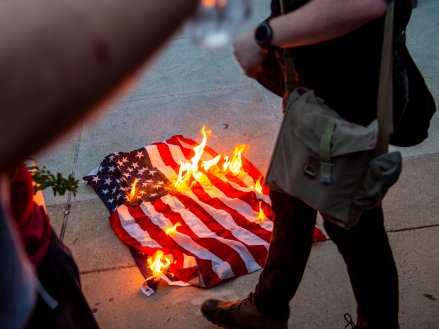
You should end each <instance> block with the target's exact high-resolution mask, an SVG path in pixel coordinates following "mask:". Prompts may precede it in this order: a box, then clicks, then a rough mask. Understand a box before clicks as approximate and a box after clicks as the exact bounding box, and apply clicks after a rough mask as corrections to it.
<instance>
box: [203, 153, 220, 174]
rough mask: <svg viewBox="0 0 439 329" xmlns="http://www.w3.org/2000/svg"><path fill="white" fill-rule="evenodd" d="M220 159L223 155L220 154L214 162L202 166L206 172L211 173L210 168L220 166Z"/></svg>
mask: <svg viewBox="0 0 439 329" xmlns="http://www.w3.org/2000/svg"><path fill="white" fill-rule="evenodd" d="M220 159H221V154H218V155H217V156H216V157H214V158H213V159H212V160H208V161H203V162H202V164H201V165H202V166H203V169H204V170H205V171H209V169H210V168H212V167H213V166H216V165H217V164H218V162H219V161H220Z"/></svg>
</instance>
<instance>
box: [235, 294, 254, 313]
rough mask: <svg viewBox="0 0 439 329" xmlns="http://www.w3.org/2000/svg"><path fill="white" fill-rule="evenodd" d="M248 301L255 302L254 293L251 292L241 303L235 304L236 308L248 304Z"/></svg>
mask: <svg viewBox="0 0 439 329" xmlns="http://www.w3.org/2000/svg"><path fill="white" fill-rule="evenodd" d="M248 303H250V304H253V293H252V292H251V293H249V294H248V296H247V297H246V298H244V299H243V300H242V301H241V302H240V303H237V304H235V305H233V306H232V307H233V308H234V309H237V310H239V309H240V308H241V306H242V305H247V304H248Z"/></svg>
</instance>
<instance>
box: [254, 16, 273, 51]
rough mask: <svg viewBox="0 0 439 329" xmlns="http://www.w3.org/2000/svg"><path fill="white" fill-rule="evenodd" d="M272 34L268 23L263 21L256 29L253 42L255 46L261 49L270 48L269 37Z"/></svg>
mask: <svg viewBox="0 0 439 329" xmlns="http://www.w3.org/2000/svg"><path fill="white" fill-rule="evenodd" d="M272 35H273V32H272V30H271V27H270V25H269V24H268V21H267V20H265V21H263V22H262V23H261V24H259V26H258V27H257V28H256V31H255V40H256V42H257V44H258V45H259V46H260V47H262V48H268V47H269V46H270V41H271V37H272Z"/></svg>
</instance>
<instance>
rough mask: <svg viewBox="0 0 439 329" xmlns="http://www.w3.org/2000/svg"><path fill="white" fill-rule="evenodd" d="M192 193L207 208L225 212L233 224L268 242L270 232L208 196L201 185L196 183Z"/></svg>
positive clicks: (217, 199) (219, 200)
mask: <svg viewBox="0 0 439 329" xmlns="http://www.w3.org/2000/svg"><path fill="white" fill-rule="evenodd" d="M191 190H192V192H193V193H194V194H195V195H196V196H197V198H198V199H199V200H200V201H202V202H204V203H205V204H208V205H209V206H211V207H213V208H215V209H221V210H224V211H226V212H227V213H228V214H229V215H230V216H232V218H233V220H234V221H235V223H236V224H237V225H239V226H241V227H242V228H245V229H246V230H248V231H251V232H253V233H254V234H256V235H258V236H259V237H260V238H261V239H263V240H264V241H266V242H270V237H271V232H270V231H267V230H265V229H263V228H262V227H260V226H259V225H258V224H256V223H253V222H250V221H249V220H247V218H245V217H244V216H243V215H241V214H240V213H239V212H238V211H237V210H235V209H232V208H230V207H229V206H227V205H226V204H225V203H224V202H223V201H221V199H219V198H216V197H211V196H209V195H208V194H207V193H206V192H205V191H204V190H203V188H202V187H201V185H200V184H199V183H198V182H196V183H195V185H194V186H193V187H192V189H191Z"/></svg>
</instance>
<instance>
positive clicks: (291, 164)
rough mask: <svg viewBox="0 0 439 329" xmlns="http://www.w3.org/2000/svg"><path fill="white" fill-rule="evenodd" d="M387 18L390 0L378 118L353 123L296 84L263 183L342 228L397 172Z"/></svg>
mask: <svg viewBox="0 0 439 329" xmlns="http://www.w3.org/2000/svg"><path fill="white" fill-rule="evenodd" d="M392 22H393V2H392V3H391V4H390V5H389V7H388V11H387V15H386V23H385V32H384V40H383V55H382V58H381V68H380V82H379V92H378V118H377V119H376V120H374V121H373V122H372V123H370V124H369V125H368V126H361V125H357V124H354V123H352V122H349V121H346V120H344V119H343V118H342V117H340V116H339V115H338V114H337V112H335V111H334V110H332V109H331V108H329V107H328V106H327V105H325V103H324V101H323V100H322V99H320V98H319V97H316V95H315V94H314V92H313V91H312V90H307V89H305V88H300V87H297V88H295V89H294V91H293V92H291V93H290V95H289V97H288V103H287V108H286V112H285V115H284V118H283V121H282V124H281V128H280V131H279V134H278V138H277V142H276V144H275V147H274V151H273V155H272V158H271V163H270V165H269V169H268V172H267V175H266V181H265V185H267V186H269V187H270V188H271V189H273V190H277V191H281V192H283V193H286V194H290V195H292V196H295V197H297V198H300V199H302V200H303V201H304V202H305V203H307V204H309V205H310V206H311V207H313V208H315V209H317V210H318V211H320V212H321V213H322V214H325V215H326V216H327V217H328V218H329V219H330V220H331V221H332V222H334V223H335V224H337V225H339V226H341V227H343V228H346V229H349V228H352V227H354V226H355V225H356V224H357V223H358V220H359V218H360V215H361V213H362V211H363V210H365V209H371V208H374V207H376V206H378V205H379V204H380V203H381V200H382V199H383V197H384V195H385V194H386V192H387V190H388V188H389V187H390V186H392V185H393V184H394V183H395V182H396V181H397V180H398V177H399V174H400V172H401V162H402V159H401V154H400V153H399V152H390V153H389V152H388V143H389V138H390V136H391V134H392V130H393V123H392V74H391V72H392V57H391V56H390V54H391V51H392V49H391V47H392V45H391V42H390V41H391V35H392V25H393V24H392ZM286 70H287V71H291V66H290V65H289V66H287V67H286ZM292 75H294V74H290V73H287V77H289V76H292ZM287 80H288V79H287ZM287 83H288V81H287Z"/></svg>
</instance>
